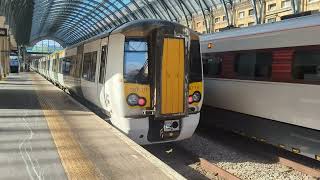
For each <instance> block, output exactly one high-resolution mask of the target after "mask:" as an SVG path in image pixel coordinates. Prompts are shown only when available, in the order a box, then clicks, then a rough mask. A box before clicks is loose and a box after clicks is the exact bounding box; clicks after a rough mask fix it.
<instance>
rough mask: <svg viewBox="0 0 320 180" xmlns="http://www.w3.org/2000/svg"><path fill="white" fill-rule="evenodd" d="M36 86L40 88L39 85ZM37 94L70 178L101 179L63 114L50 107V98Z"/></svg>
mask: <svg viewBox="0 0 320 180" xmlns="http://www.w3.org/2000/svg"><path fill="white" fill-rule="evenodd" d="M36 87H37V90H39V85H38V86H36ZM36 94H37V96H38V100H39V103H40V106H41V107H42V109H43V110H42V111H43V114H44V116H45V119H46V121H47V123H48V127H49V129H50V132H51V135H52V137H53V141H54V143H55V145H56V147H57V151H58V154H59V156H60V159H61V162H62V165H63V167H64V170H65V172H66V174H67V177H68V179H70V180H72V179H88V180H89V179H90V180H91V179H100V178H99V176H98V174H97V171H96V170H95V169H96V168H95V166H94V164H93V163H92V162H91V161H90V160H89V159H87V158H86V156H85V154H84V153H83V152H82V150H81V147H80V144H79V143H78V142H77V141H76V140H75V139H74V137H73V135H72V132H71V131H70V128H69V127H68V125H67V123H66V122H65V120H64V118H63V117H62V116H61V114H59V112H58V111H55V110H54V108H52V107H50V103H49V102H48V101H49V100H48V99H45V97H43V96H42V95H41V94H40V93H39V92H38V91H36ZM46 98H50V97H46ZM44 109H46V110H44Z"/></svg>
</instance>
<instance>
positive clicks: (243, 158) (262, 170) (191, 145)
mask: <svg viewBox="0 0 320 180" xmlns="http://www.w3.org/2000/svg"><path fill="white" fill-rule="evenodd" d="M177 144H178V145H179V146H181V147H183V148H184V149H185V150H187V151H189V152H191V153H194V154H196V155H198V156H199V157H203V158H205V159H206V160H208V161H210V162H211V163H214V164H216V165H218V166H219V167H220V168H223V169H225V170H226V171H228V172H230V173H232V174H234V175H235V176H237V177H239V178H241V179H254V180H262V179H263V180H266V179H267V180H271V179H290V180H291V179H292V180H295V179H297V180H298V179H299V180H300V179H303V180H304V179H315V178H313V177H311V176H309V175H306V174H303V173H301V172H299V171H296V170H293V169H291V168H288V167H286V166H283V165H281V164H278V163H277V162H275V161H272V160H270V159H267V158H265V157H261V156H258V155H254V154H250V153H243V152H239V151H237V150H236V149H233V148H232V147H227V146H225V145H222V144H220V143H218V142H214V141H213V140H211V139H210V140H209V139H206V138H204V137H202V136H200V135H198V134H194V135H193V137H192V138H191V139H187V140H184V141H181V142H178V143H177Z"/></svg>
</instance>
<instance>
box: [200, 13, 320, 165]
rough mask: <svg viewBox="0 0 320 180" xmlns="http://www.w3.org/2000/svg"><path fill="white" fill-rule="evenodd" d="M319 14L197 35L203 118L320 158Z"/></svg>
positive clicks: (205, 120)
mask: <svg viewBox="0 0 320 180" xmlns="http://www.w3.org/2000/svg"><path fill="white" fill-rule="evenodd" d="M319 32H320V15H319V14H316V15H312V16H306V17H299V18H295V19H289V20H284V21H280V22H276V23H270V24H263V25H257V26H254V27H247V28H241V29H234V30H230V31H225V32H221V33H216V34H211V35H204V36H202V37H201V46H202V53H203V54H202V56H203V64H204V68H203V71H204V77H205V88H204V89H205V94H206V98H205V101H204V105H205V108H204V109H206V110H204V113H203V116H204V118H203V119H202V120H203V121H204V123H209V122H210V123H211V124H214V125H216V126H219V127H223V128H226V129H228V130H232V131H236V132H239V133H241V134H246V135H247V136H250V137H254V138H256V139H259V140H261V141H265V142H268V143H271V144H274V145H276V146H280V147H282V148H285V149H287V150H290V151H293V152H296V153H301V154H303V155H306V156H309V157H312V158H316V159H319V160H320V157H319V154H320V118H319V117H320V111H319V109H320V95H319V92H320V86H319V82H320V38H318V36H319Z"/></svg>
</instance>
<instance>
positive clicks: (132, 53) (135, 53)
mask: <svg viewBox="0 0 320 180" xmlns="http://www.w3.org/2000/svg"><path fill="white" fill-rule="evenodd" d="M124 79H125V81H126V82H131V83H147V82H148V44H147V42H146V41H145V40H143V39H129V40H126V42H125V49H124Z"/></svg>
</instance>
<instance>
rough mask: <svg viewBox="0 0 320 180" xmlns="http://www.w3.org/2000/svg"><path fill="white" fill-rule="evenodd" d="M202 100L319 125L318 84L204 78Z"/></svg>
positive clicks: (228, 107) (223, 106)
mask: <svg viewBox="0 0 320 180" xmlns="http://www.w3.org/2000/svg"><path fill="white" fill-rule="evenodd" d="M204 89H205V94H206V98H205V100H204V104H206V105H210V106H212V107H218V108H222V109H226V110H230V111H235V112H240V113H245V114H250V115H253V116H258V117H262V118H266V119H272V120H276V121H279V122H284V123H289V124H293V125H298V126H302V127H307V128H311V129H320V119H319V117H320V111H319V109H320V96H319V92H320V86H318V85H306V84H292V83H279V82H257V81H249V80H232V79H215V78H206V79H205V88H204Z"/></svg>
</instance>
